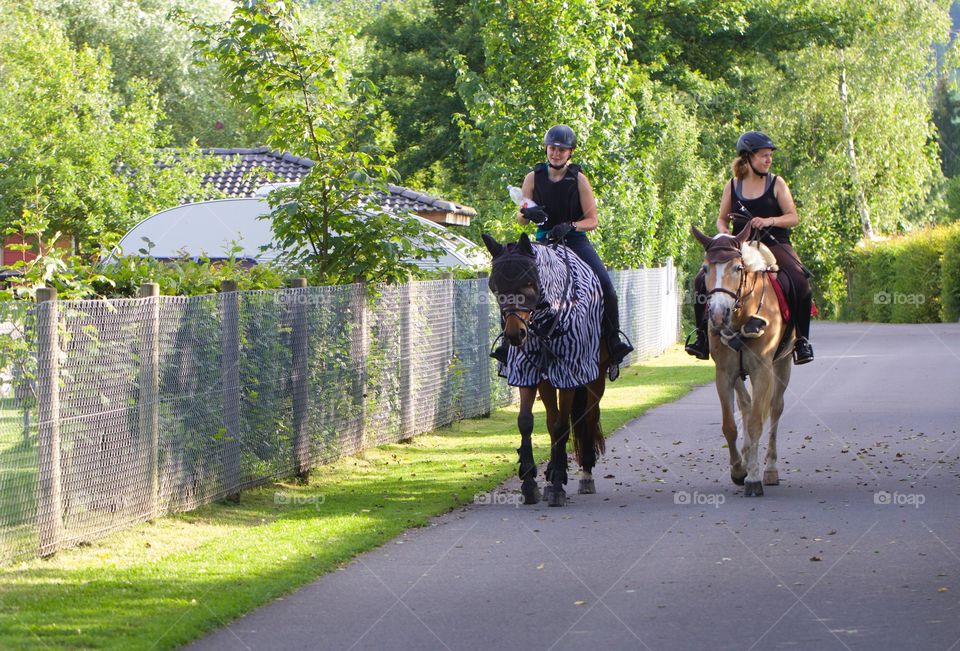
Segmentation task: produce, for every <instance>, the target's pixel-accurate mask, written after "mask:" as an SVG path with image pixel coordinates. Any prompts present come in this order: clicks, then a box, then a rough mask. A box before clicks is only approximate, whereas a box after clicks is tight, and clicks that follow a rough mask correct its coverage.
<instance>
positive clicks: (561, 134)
mask: <svg viewBox="0 0 960 651" xmlns="http://www.w3.org/2000/svg"><path fill="white" fill-rule="evenodd" d="M549 145H553V146H554V147H566V148H567V149H575V148H576V146H577V134H575V133H574V132H573V129H571V128H570V127H568V126H567V125H565V124H555V125H554V126H552V127H550V128H549V129H547V133H546V134H544V136H543V146H544V147H547V146H549Z"/></svg>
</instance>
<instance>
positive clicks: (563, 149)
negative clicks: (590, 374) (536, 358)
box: [490, 124, 633, 366]
mask: <svg viewBox="0 0 960 651" xmlns="http://www.w3.org/2000/svg"><path fill="white" fill-rule="evenodd" d="M543 146H544V149H545V151H546V155H547V161H546V162H544V163H538V164H537V165H536V167H534V169H533V171H532V172H529V173H528V174H527V176H526V177H525V178H524V179H523V185H522V186H521V192H522V194H523V198H524V199H532V200H533V201H534V202H535V203H536V204H537V205H536V206H533V207H529V208H527V207H525V208H521V210H520V212H519V213H518V214H517V222H519V223H520V224H521V225H522V226H526V225H527V224H529V223H531V222H533V223H534V224H536V225H537V234H536V238H537V241H538V242H542V241H543V240H552V241H555V242H561V241H562V242H563V244H564V245H565V246H566V247H567V248H569V249H570V250H571V251H573V252H574V253H575V254H576V255H577V256H578V257H579V258H580V259H581V260H583V261H584V262H585V263H586V264H587V266H589V267H590V268H591V269H592V270H593V273H595V274H596V275H597V278H598V279H599V280H600V287H601V289H602V291H603V332H604V337H605V339H606V341H607V350H608V352H609V355H610V365H611V366H616V365H618V364H620V362H622V361H623V358H624V357H626V356H627V355H629V354H630V353H631V352H632V351H633V346H631V345H630V344H629V343H627V342H625V341H622V340H621V339H620V308H619V301H618V299H617V292H616V290H615V289H614V287H613V281H611V280H610V274H609V273H608V272H607V268H606V267H605V266H604V264H603V261H602V260H600V256H599V255H597V252H596V250H595V249H594V248H593V245H592V244H591V243H590V240H589V239H587V232H588V231H592V230H594V229H595V228H596V227H597V224H598V223H599V222H598V220H597V201H596V198H595V197H594V195H593V188H592V187H591V186H590V181H588V180H587V177H586V176H585V175H584V174H583V172H582V171H581V170H580V167H579V166H577V165H574V164H572V163H571V162H570V159H571V158H572V157H573V151H574V149H576V147H577V136H576V134H575V133H574V132H573V129H571V128H570V127H568V126H566V125H563V124H557V125H554V126H552V127H550V128H549V129H548V130H547V133H546V134H545V135H544V137H543ZM507 346H508V345H507V343H506V342H504V344H503V345H501V346H500V347H499V348H497V349H496V350H495V351H493V353H491V355H490V356H491V357H493V358H494V359H497V360H499V361H501V362H504V363H506V357H507Z"/></svg>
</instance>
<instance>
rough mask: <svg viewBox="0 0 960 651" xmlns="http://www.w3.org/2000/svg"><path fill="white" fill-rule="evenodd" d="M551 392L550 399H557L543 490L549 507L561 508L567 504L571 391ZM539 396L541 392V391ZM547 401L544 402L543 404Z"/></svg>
mask: <svg viewBox="0 0 960 651" xmlns="http://www.w3.org/2000/svg"><path fill="white" fill-rule="evenodd" d="M557 393H558V394H559V395H558V396H557V395H556V393H553V392H551V398H553V397H554V396H556V397H557V403H556V418H555V419H554V421H553V423H554V426H553V427H551V428H550V477H549V478H548V480H549V482H550V483H549V485H548V486H547V488H546V489H545V490H544V497H545V498H547V504H549V505H550V506H563V505H564V504H566V502H567V493H566V491H565V490H564V488H563V487H564V485H566V483H567V440H568V439H569V438H570V413H571V408H572V406H573V395H574V390H573V389H561V390H560V391H558V392H557ZM540 395H541V396H543V392H542V391H541V394H540ZM546 403H547V400H544V404H546Z"/></svg>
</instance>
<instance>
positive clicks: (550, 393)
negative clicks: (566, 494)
mask: <svg viewBox="0 0 960 651" xmlns="http://www.w3.org/2000/svg"><path fill="white" fill-rule="evenodd" d="M540 400H541V401H542V402H543V408H544V411H545V412H546V417H547V433H548V434H550V436H551V444H552V437H553V431H554V429H555V428H556V427H557V418H558V416H559V407H558V406H557V390H556V389H554V388H553V387H552V386H551V385H550V383H549V382H541V383H540ZM543 476H544V479H546V480H547V486H544V489H543V496H544V497H547V493H548V492H549V489H550V486H549V484H550V481H551V479H552V477H553V456H552V455H551V457H550V459H548V460H547V469H546V471H544V473H543Z"/></svg>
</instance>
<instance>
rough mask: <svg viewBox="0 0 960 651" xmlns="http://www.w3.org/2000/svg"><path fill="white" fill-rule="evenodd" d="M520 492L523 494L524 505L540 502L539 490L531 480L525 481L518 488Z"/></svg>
mask: <svg viewBox="0 0 960 651" xmlns="http://www.w3.org/2000/svg"><path fill="white" fill-rule="evenodd" d="M520 492H521V493H522V494H523V503H524V504H537V503H539V502H540V488H539V487H538V486H537V482H535V481H534V480H532V479H525V480H524V481H523V485H521V486H520Z"/></svg>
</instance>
